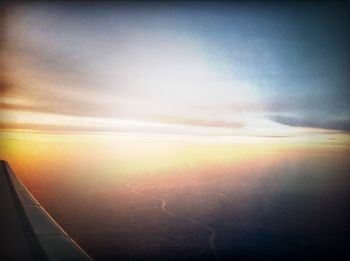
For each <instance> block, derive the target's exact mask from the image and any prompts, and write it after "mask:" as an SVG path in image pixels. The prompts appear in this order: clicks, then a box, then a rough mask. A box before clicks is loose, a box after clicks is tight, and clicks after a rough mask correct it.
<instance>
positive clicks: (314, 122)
mask: <svg viewBox="0 0 350 261" xmlns="http://www.w3.org/2000/svg"><path fill="white" fill-rule="evenodd" d="M270 119H271V120H273V121H275V122H277V123H281V124H284V125H289V126H295V127H309V128H321V129H329V130H340V131H345V132H350V119H341V120H338V119H327V118H325V119H312V118H311V117H308V118H305V117H294V116H282V115H275V116H271V117H270Z"/></svg>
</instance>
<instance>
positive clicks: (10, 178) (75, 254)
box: [0, 160, 92, 260]
mask: <svg viewBox="0 0 350 261" xmlns="http://www.w3.org/2000/svg"><path fill="white" fill-rule="evenodd" d="M0 260H92V258H91V257H90V256H89V255H88V254H87V253H85V251H84V250H83V249H82V248H81V247H80V246H79V245H78V244H77V243H76V242H75V241H74V240H73V239H72V238H71V237H70V236H69V235H68V234H67V233H66V232H65V231H64V230H63V229H62V228H61V227H60V226H59V225H58V224H57V223H56V222H55V220H54V219H53V218H52V217H51V216H50V215H49V214H48V213H47V212H46V211H45V209H44V208H43V207H42V206H41V205H40V203H39V202H38V201H37V200H36V199H35V198H34V197H33V196H32V195H31V194H30V192H29V191H28V190H27V189H26V187H25V186H24V185H23V183H22V182H21V181H20V179H19V178H18V177H17V176H16V175H15V174H14V173H13V172H12V170H11V168H10V166H9V164H8V163H7V162H6V161H3V160H1V161H0Z"/></svg>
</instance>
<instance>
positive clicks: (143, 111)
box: [0, 2, 350, 143]
mask: <svg viewBox="0 0 350 261" xmlns="http://www.w3.org/2000/svg"><path fill="white" fill-rule="evenodd" d="M2 17H3V18H2V20H1V23H2V25H1V26H2V40H1V42H2V49H3V52H2V60H3V62H2V68H3V69H2V70H1V74H0V79H1V83H0V84H1V99H0V115H1V117H0V122H1V130H2V131H19V130H20V131H36V132H45V133H50V132H74V133H96V132H98V133H133V134H138V135H145V134H146V135H154V136H157V135H160V136H161V135H173V136H181V137H187V138H198V137H200V138H205V137H206V138H213V137H214V138H215V139H218V140H224V141H229V140H236V141H237V140H241V141H243V140H244V141H253V142H255V141H256V140H257V139H259V138H276V137H277V138H287V139H288V138H293V139H296V140H302V141H310V140H311V141H321V140H327V141H330V140H332V141H338V142H345V141H346V142H348V143H349V142H350V139H349V132H350V103H349V102H348V101H349V100H350V88H349V73H348V68H349V67H350V66H349V65H350V64H349V63H350V59H349V58H350V55H349V54H350V48H349V46H350V38H349V35H350V34H349V27H348V26H347V25H348V24H350V21H349V20H350V14H349V8H348V6H347V4H346V3H339V2H338V3H325V2H323V3H322V2H320V3H318V2H312V3H297V2H294V3H293V2H290V3H283V4H282V3H276V2H275V3H266V2H265V3H257V2H247V3H242V2H236V3H228V2H217V3H214V2H212V3H208V2H205V3H204V2H196V3H186V2H176V3H174V2H172V3H170V2H163V3H161V2H157V3H152V2H147V3H137V2H133V3H125V2H120V3H101V4H98V3H97V2H90V3H62V2H61V3H58V2H57V3H56V2H53V3H43V2H38V3H27V4H26V3H17V4H7V5H4V6H3V7H2Z"/></svg>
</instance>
